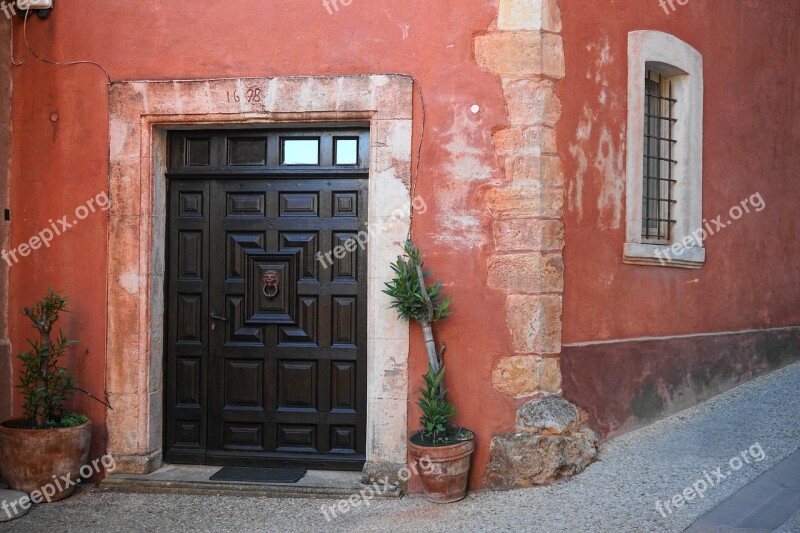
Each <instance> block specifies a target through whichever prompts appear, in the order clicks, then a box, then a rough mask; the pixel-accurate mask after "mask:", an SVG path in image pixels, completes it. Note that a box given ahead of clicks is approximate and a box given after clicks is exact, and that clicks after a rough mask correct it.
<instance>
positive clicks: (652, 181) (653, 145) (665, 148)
mask: <svg viewBox="0 0 800 533" xmlns="http://www.w3.org/2000/svg"><path fill="white" fill-rule="evenodd" d="M676 102H677V100H675V99H674V98H672V82H671V81H670V80H669V79H668V78H665V77H663V76H662V75H661V74H659V73H657V72H653V71H651V70H648V71H647V78H646V80H645V110H644V173H643V177H644V184H643V189H642V191H643V194H642V202H643V204H642V238H643V239H644V240H645V241H646V242H656V243H668V242H669V241H670V238H671V231H672V225H673V224H674V223H675V220H674V218H673V217H674V212H675V209H674V207H675V203H676V200H675V199H674V194H673V188H674V187H673V186H674V184H675V179H673V172H672V169H673V166H674V165H675V164H677V161H675V160H674V159H673V153H674V146H675V143H677V141H676V140H675V137H674V126H675V123H676V122H677V119H675V118H673V107H674V106H675V103H676Z"/></svg>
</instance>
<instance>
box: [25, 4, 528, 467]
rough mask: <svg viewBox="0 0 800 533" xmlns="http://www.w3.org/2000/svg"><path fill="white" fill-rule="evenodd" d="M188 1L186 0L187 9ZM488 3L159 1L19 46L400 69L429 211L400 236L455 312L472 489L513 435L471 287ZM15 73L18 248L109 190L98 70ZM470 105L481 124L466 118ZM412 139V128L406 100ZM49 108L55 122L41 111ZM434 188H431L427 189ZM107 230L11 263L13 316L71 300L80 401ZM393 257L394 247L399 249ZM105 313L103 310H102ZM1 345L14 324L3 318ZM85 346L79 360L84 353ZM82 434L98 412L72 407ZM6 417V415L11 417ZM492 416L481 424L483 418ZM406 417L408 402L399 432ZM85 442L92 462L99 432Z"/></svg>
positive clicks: (86, 225)
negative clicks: (412, 93) (492, 451)
mask: <svg viewBox="0 0 800 533" xmlns="http://www.w3.org/2000/svg"><path fill="white" fill-rule="evenodd" d="M187 5H188V4H187ZM496 13H497V6H496V4H495V2H493V1H491V0H487V1H477V2H472V3H471V4H470V6H469V8H468V9H465V7H464V3H463V2H462V1H459V0H440V1H437V2H427V1H424V2H423V1H421V0H418V1H412V2H408V1H407V0H402V1H401V0H395V1H385V2H354V3H353V4H352V5H350V6H349V7H341V10H340V11H339V12H333V13H332V14H328V12H327V11H326V9H325V8H324V7H323V5H322V2H321V1H319V2H317V1H310V2H257V3H251V6H250V7H248V8H246V9H245V8H231V7H230V4H229V2H222V1H214V2H198V3H192V4H191V5H190V7H186V8H178V7H170V8H167V7H165V4H164V3H163V2H161V1H160V0H142V1H140V2H137V3H136V4H135V7H132V4H130V2H128V1H126V0H81V1H80V2H61V3H59V4H58V5H57V6H56V9H55V10H54V12H53V14H52V15H51V18H50V19H48V20H47V21H40V20H37V19H33V20H30V21H29V25H28V26H29V27H28V37H29V41H30V43H31V45H32V46H33V47H34V48H35V49H36V50H37V51H38V52H39V53H40V54H41V55H43V56H46V57H51V58H58V59H62V60H66V59H82V60H86V59H90V60H93V61H97V62H99V63H102V64H103V65H104V66H105V67H106V68H107V69H108V70H109V71H110V73H111V76H112V78H113V79H114V80H130V79H175V78H204V77H247V76H253V77H262V76H289V75H322V74H351V73H395V72H397V73H407V74H410V75H412V76H414V77H415V78H416V79H417V80H418V81H419V83H420V85H421V86H422V89H423V91H424V93H425V102H426V105H427V114H426V117H425V123H426V130H425V144H424V149H423V155H422V164H421V171H420V179H419V182H418V187H417V190H416V193H417V194H420V195H423V196H424V198H425V200H426V203H427V204H428V206H429V211H428V213H427V214H426V215H424V216H418V217H417V218H416V220H415V229H414V232H415V237H416V239H417V241H418V244H419V246H420V248H421V249H422V250H423V251H424V252H425V253H426V257H427V259H428V264H429V266H430V267H431V268H433V269H435V270H436V271H437V275H438V276H441V278H442V279H443V280H445V281H446V282H447V283H448V291H449V292H450V293H452V294H453V295H454V297H455V303H454V306H453V310H454V311H455V314H454V316H453V317H451V318H449V319H448V320H447V321H446V322H444V323H442V324H441V327H439V329H438V334H439V337H440V339H441V340H442V341H446V342H447V344H448V361H449V389H450V391H451V394H452V399H453V401H454V402H455V403H456V405H457V406H458V408H459V410H460V412H461V415H460V416H459V419H458V422H459V423H461V424H463V425H466V426H468V427H470V428H473V429H474V430H475V431H476V432H477V434H478V440H479V448H478V452H477V454H476V456H475V463H474V465H475V467H476V468H474V470H473V481H475V482H477V480H478V479H479V478H480V476H481V475H482V471H483V467H484V465H485V464H486V462H487V460H488V443H489V439H490V438H491V435H493V434H495V433H498V432H500V431H502V430H507V429H508V427H510V426H513V420H514V414H513V401H511V400H510V399H507V398H506V397H504V396H503V395H501V394H500V393H497V392H495V391H494V390H493V389H492V386H491V380H490V375H491V370H492V368H493V366H494V364H495V361H496V359H497V358H499V357H500V356H501V354H507V353H508V350H509V349H508V345H507V343H508V339H506V338H504V337H503V336H501V335H497V334H496V332H498V331H504V329H505V325H504V324H505V318H504V316H503V313H498V314H496V315H492V314H487V313H486V312H485V309H487V308H488V309H491V308H495V309H502V305H503V302H504V296H503V295H502V294H499V293H489V294H487V293H486V292H485V291H483V290H481V287H483V286H484V283H485V281H484V280H485V278H486V271H485V269H486V266H485V265H486V261H485V258H486V254H487V252H488V249H487V247H488V246H489V243H490V241H491V233H490V228H489V226H488V225H487V221H488V220H489V219H488V214H487V213H486V211H485V209H484V207H483V205H482V204H481V203H480V202H479V201H478V200H477V197H478V195H479V192H480V191H479V189H480V187H481V186H482V185H484V184H485V183H487V182H488V181H489V180H491V179H494V178H498V177H500V176H502V172H501V169H499V168H498V163H497V161H496V158H495V153H494V147H493V144H492V137H491V132H492V130H493V129H497V128H499V127H502V126H503V124H504V123H505V121H506V110H505V106H504V104H503V100H502V90H501V85H500V81H499V79H498V78H496V77H495V76H494V75H491V74H488V73H485V72H483V71H481V70H479V69H478V67H477V66H476V64H475V62H474V60H473V57H472V38H473V36H474V34H476V33H477V32H482V31H485V30H486V28H487V26H488V25H489V24H490V23H491V21H492V19H493V18H494V17H495V16H496ZM15 38H16V42H15V48H16V51H17V55H18V56H20V57H23V58H24V59H25V61H26V63H25V65H23V66H22V67H19V68H16V69H15V70H14V82H15V87H16V90H15V97H14V106H15V107H14V124H15V125H17V130H18V132H19V133H18V135H16V136H15V138H14V143H13V151H14V167H13V179H12V199H11V202H12V208H13V209H14V211H15V224H14V228H13V234H12V241H13V242H14V243H19V242H23V241H25V240H27V239H28V238H29V237H30V236H31V235H33V234H34V233H33V232H34V231H38V229H39V228H41V227H43V226H45V225H46V224H47V220H48V219H49V218H54V219H55V218H58V217H60V216H62V215H63V214H66V213H70V212H72V210H74V208H75V207H77V206H78V205H80V204H82V203H83V202H85V201H86V200H88V199H89V198H91V197H93V196H94V195H96V194H97V193H98V192H100V191H103V190H106V188H107V181H108V174H107V173H108V168H107V159H108V126H107V124H108V108H107V98H106V88H105V79H104V77H103V74H102V72H101V71H100V70H99V69H97V68H95V67H92V66H89V65H81V66H76V67H69V68H55V67H53V66H50V65H45V64H42V63H39V62H37V61H36V60H35V59H33V58H32V57H31V55H30V54H29V53H27V52H26V51H25V50H24V47H23V46H21V45H20V43H21V42H22V34H21V31H20V27H19V23H17V31H16V37H15ZM476 103H477V104H479V105H480V106H481V108H482V111H481V113H480V114H477V115H474V114H472V113H471V112H470V110H469V109H470V106H471V105H472V104H476ZM415 106H416V108H415V113H416V115H415V132H414V143H415V146H416V142H417V141H418V139H419V135H420V133H421V129H420V125H421V123H422V120H421V114H420V110H419V101H418V100H417V101H416V102H415ZM52 113H58V115H59V119H58V121H57V122H53V121H51V114H52ZM434 184H435V185H434ZM105 239H106V220H105V219H104V217H103V216H102V215H94V216H92V217H91V218H89V219H87V220H86V221H84V222H82V223H81V224H80V225H78V226H77V227H75V228H74V229H73V230H71V231H70V232H69V233H68V234H67V235H65V236H63V237H61V238H59V239H58V240H57V241H56V242H54V243H53V245H52V247H51V248H49V249H47V250H39V251H37V252H36V253H35V254H34V255H32V256H30V257H28V258H26V259H25V260H24V261H23V262H21V263H20V264H19V265H16V266H15V267H14V268H12V272H11V283H12V292H11V296H10V306H11V308H12V309H16V308H19V307H21V306H22V305H25V304H28V303H29V302H31V301H33V300H34V299H35V298H37V297H39V296H40V295H41V294H43V292H44V291H45V290H46V288H47V286H48V285H53V286H54V287H57V288H60V289H63V290H64V291H65V294H67V295H69V296H70V297H71V298H72V308H73V313H72V314H71V315H69V316H67V317H65V318H64V319H63V326H64V327H65V331H66V332H67V333H68V334H69V335H70V336H72V337H74V338H77V339H80V341H81V344H80V348H79V352H73V354H72V363H71V364H72V366H73V367H74V368H75V370H76V371H77V374H78V376H79V377H80V378H81V379H82V380H84V381H85V383H86V385H87V386H88V387H89V388H90V389H92V390H93V391H97V392H100V393H102V391H103V387H104V371H105V368H104V353H103V350H104V328H105V316H106V308H105V285H104V282H103V272H104V271H105V269H106V252H105ZM398 251H399V248H398ZM112 316H113V310H112ZM10 326H11V335H12V339H13V342H14V346H15V348H18V347H20V346H22V345H23V343H24V339H25V337H26V335H28V334H29V328H28V325H27V324H26V323H25V321H24V320H23V319H22V317H20V316H17V315H16V314H13V313H12V318H11V322H10ZM411 335H412V339H411V340H412V347H413V348H412V353H411V359H412V361H413V363H412V365H411V376H413V380H412V383H411V385H410V390H411V396H412V398H413V403H414V404H415V402H416V390H417V388H418V387H419V385H420V384H421V378H420V377H419V376H421V375H422V373H423V372H424V371H425V364H426V363H425V361H426V358H425V353H424V350H423V349H422V338H421V334H420V332H419V330H418V328H417V327H412V333H411ZM87 350H88V353H87ZM76 408H79V409H84V410H88V411H89V412H90V413H91V415H92V418H93V419H94V421H95V422H96V427H98V428H103V425H104V413H103V409H102V406H96V405H94V404H93V403H87V402H85V401H79V402H77V405H76ZM17 413H19V411H17ZM488 414H491V416H487V415H488ZM418 417H419V413H418V411H417V408H416V406H415V405H411V406H410V415H409V423H410V426H411V428H416V427H418V423H417V419H418ZM99 433H100V435H99V436H98V437H97V438H96V439H95V446H94V452H95V453H96V452H97V451H99V450H101V449H102V446H103V442H104V436H103V430H102V429H100V431H99Z"/></svg>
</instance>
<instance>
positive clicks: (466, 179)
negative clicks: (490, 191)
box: [434, 109, 495, 248]
mask: <svg viewBox="0 0 800 533" xmlns="http://www.w3.org/2000/svg"><path fill="white" fill-rule="evenodd" d="M442 138H443V142H442V148H443V149H444V151H445V152H447V159H446V161H444V162H443V164H442V167H443V168H444V170H445V172H446V173H447V176H446V179H444V180H441V181H440V183H446V184H447V185H445V186H441V187H438V190H439V194H438V195H437V197H436V200H437V203H438V209H437V213H438V215H437V216H438V219H439V225H440V227H441V228H442V229H441V231H440V233H439V234H437V235H435V236H434V239H435V240H436V241H437V242H439V243H441V244H447V245H448V246H457V247H460V248H479V247H481V246H483V244H484V241H485V240H486V235H485V229H484V227H483V223H482V220H481V218H480V216H479V214H478V213H476V211H475V209H474V208H471V207H468V206H467V200H468V198H469V195H470V193H471V192H472V189H473V186H474V182H477V181H488V180H491V179H492V178H493V177H494V173H495V169H493V168H492V167H490V166H488V165H487V164H486V163H485V161H483V157H485V154H486V151H487V147H492V150H493V147H494V141H493V139H492V134H491V131H489V128H486V127H485V126H484V125H483V123H482V122H481V120H480V118H479V117H477V116H475V115H474V114H472V113H470V112H469V110H468V109H464V110H463V111H458V112H457V113H456V115H455V117H454V118H453V123H452V125H451V126H450V128H449V129H448V130H447V131H446V132H444V133H443V134H442Z"/></svg>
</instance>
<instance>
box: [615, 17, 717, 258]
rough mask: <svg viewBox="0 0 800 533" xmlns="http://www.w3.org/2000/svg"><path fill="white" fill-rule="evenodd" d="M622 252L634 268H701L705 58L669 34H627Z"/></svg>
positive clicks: (703, 255) (637, 32) (704, 251)
mask: <svg viewBox="0 0 800 533" xmlns="http://www.w3.org/2000/svg"><path fill="white" fill-rule="evenodd" d="M626 132H627V136H626V140H625V149H626V154H625V158H626V166H625V246H624V252H623V257H622V260H623V262H625V263H628V264H633V265H652V266H664V267H676V268H702V266H703V263H704V262H705V258H706V250H705V248H704V246H703V241H702V234H700V233H698V231H697V229H698V228H700V227H701V226H702V224H703V56H702V55H700V53H699V52H698V51H697V50H695V49H694V48H692V47H691V46H690V45H689V44H687V43H685V42H683V41H681V40H680V39H678V38H677V37H675V36H674V35H669V34H668V33H664V32H660V31H652V30H637V31H632V32H630V33H629V34H628V123H627V130H626Z"/></svg>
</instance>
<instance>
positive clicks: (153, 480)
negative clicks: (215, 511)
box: [100, 465, 403, 499]
mask: <svg viewBox="0 0 800 533" xmlns="http://www.w3.org/2000/svg"><path fill="white" fill-rule="evenodd" d="M221 468H222V467H221V466H196V465H164V466H162V467H161V468H159V469H158V470H156V471H155V472H152V473H150V474H111V475H110V476H107V477H106V478H105V479H104V480H103V481H102V482H101V483H100V488H101V489H102V490H113V491H120V492H133V493H157V494H197V495H209V496H218V495H219V496H244V497H261V498H331V499H340V498H349V497H350V496H352V495H353V494H357V493H359V492H360V491H361V490H365V489H367V486H366V485H364V484H362V483H361V472H338V471H337V472H334V471H327V470H309V471H308V472H307V473H306V475H305V476H304V477H303V478H302V479H300V481H298V482H297V483H242V482H235V481H211V480H210V479H209V478H210V477H211V476H212V475H214V474H215V473H216V472H218V471H219V470H220V469H221ZM378 488H379V490H375V488H374V487H372V491H373V492H374V493H375V498H387V499H392V498H402V496H403V492H402V491H401V490H400V489H399V488H396V487H390V488H389V489H388V490H385V488H384V487H383V486H380V485H379V486H378Z"/></svg>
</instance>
